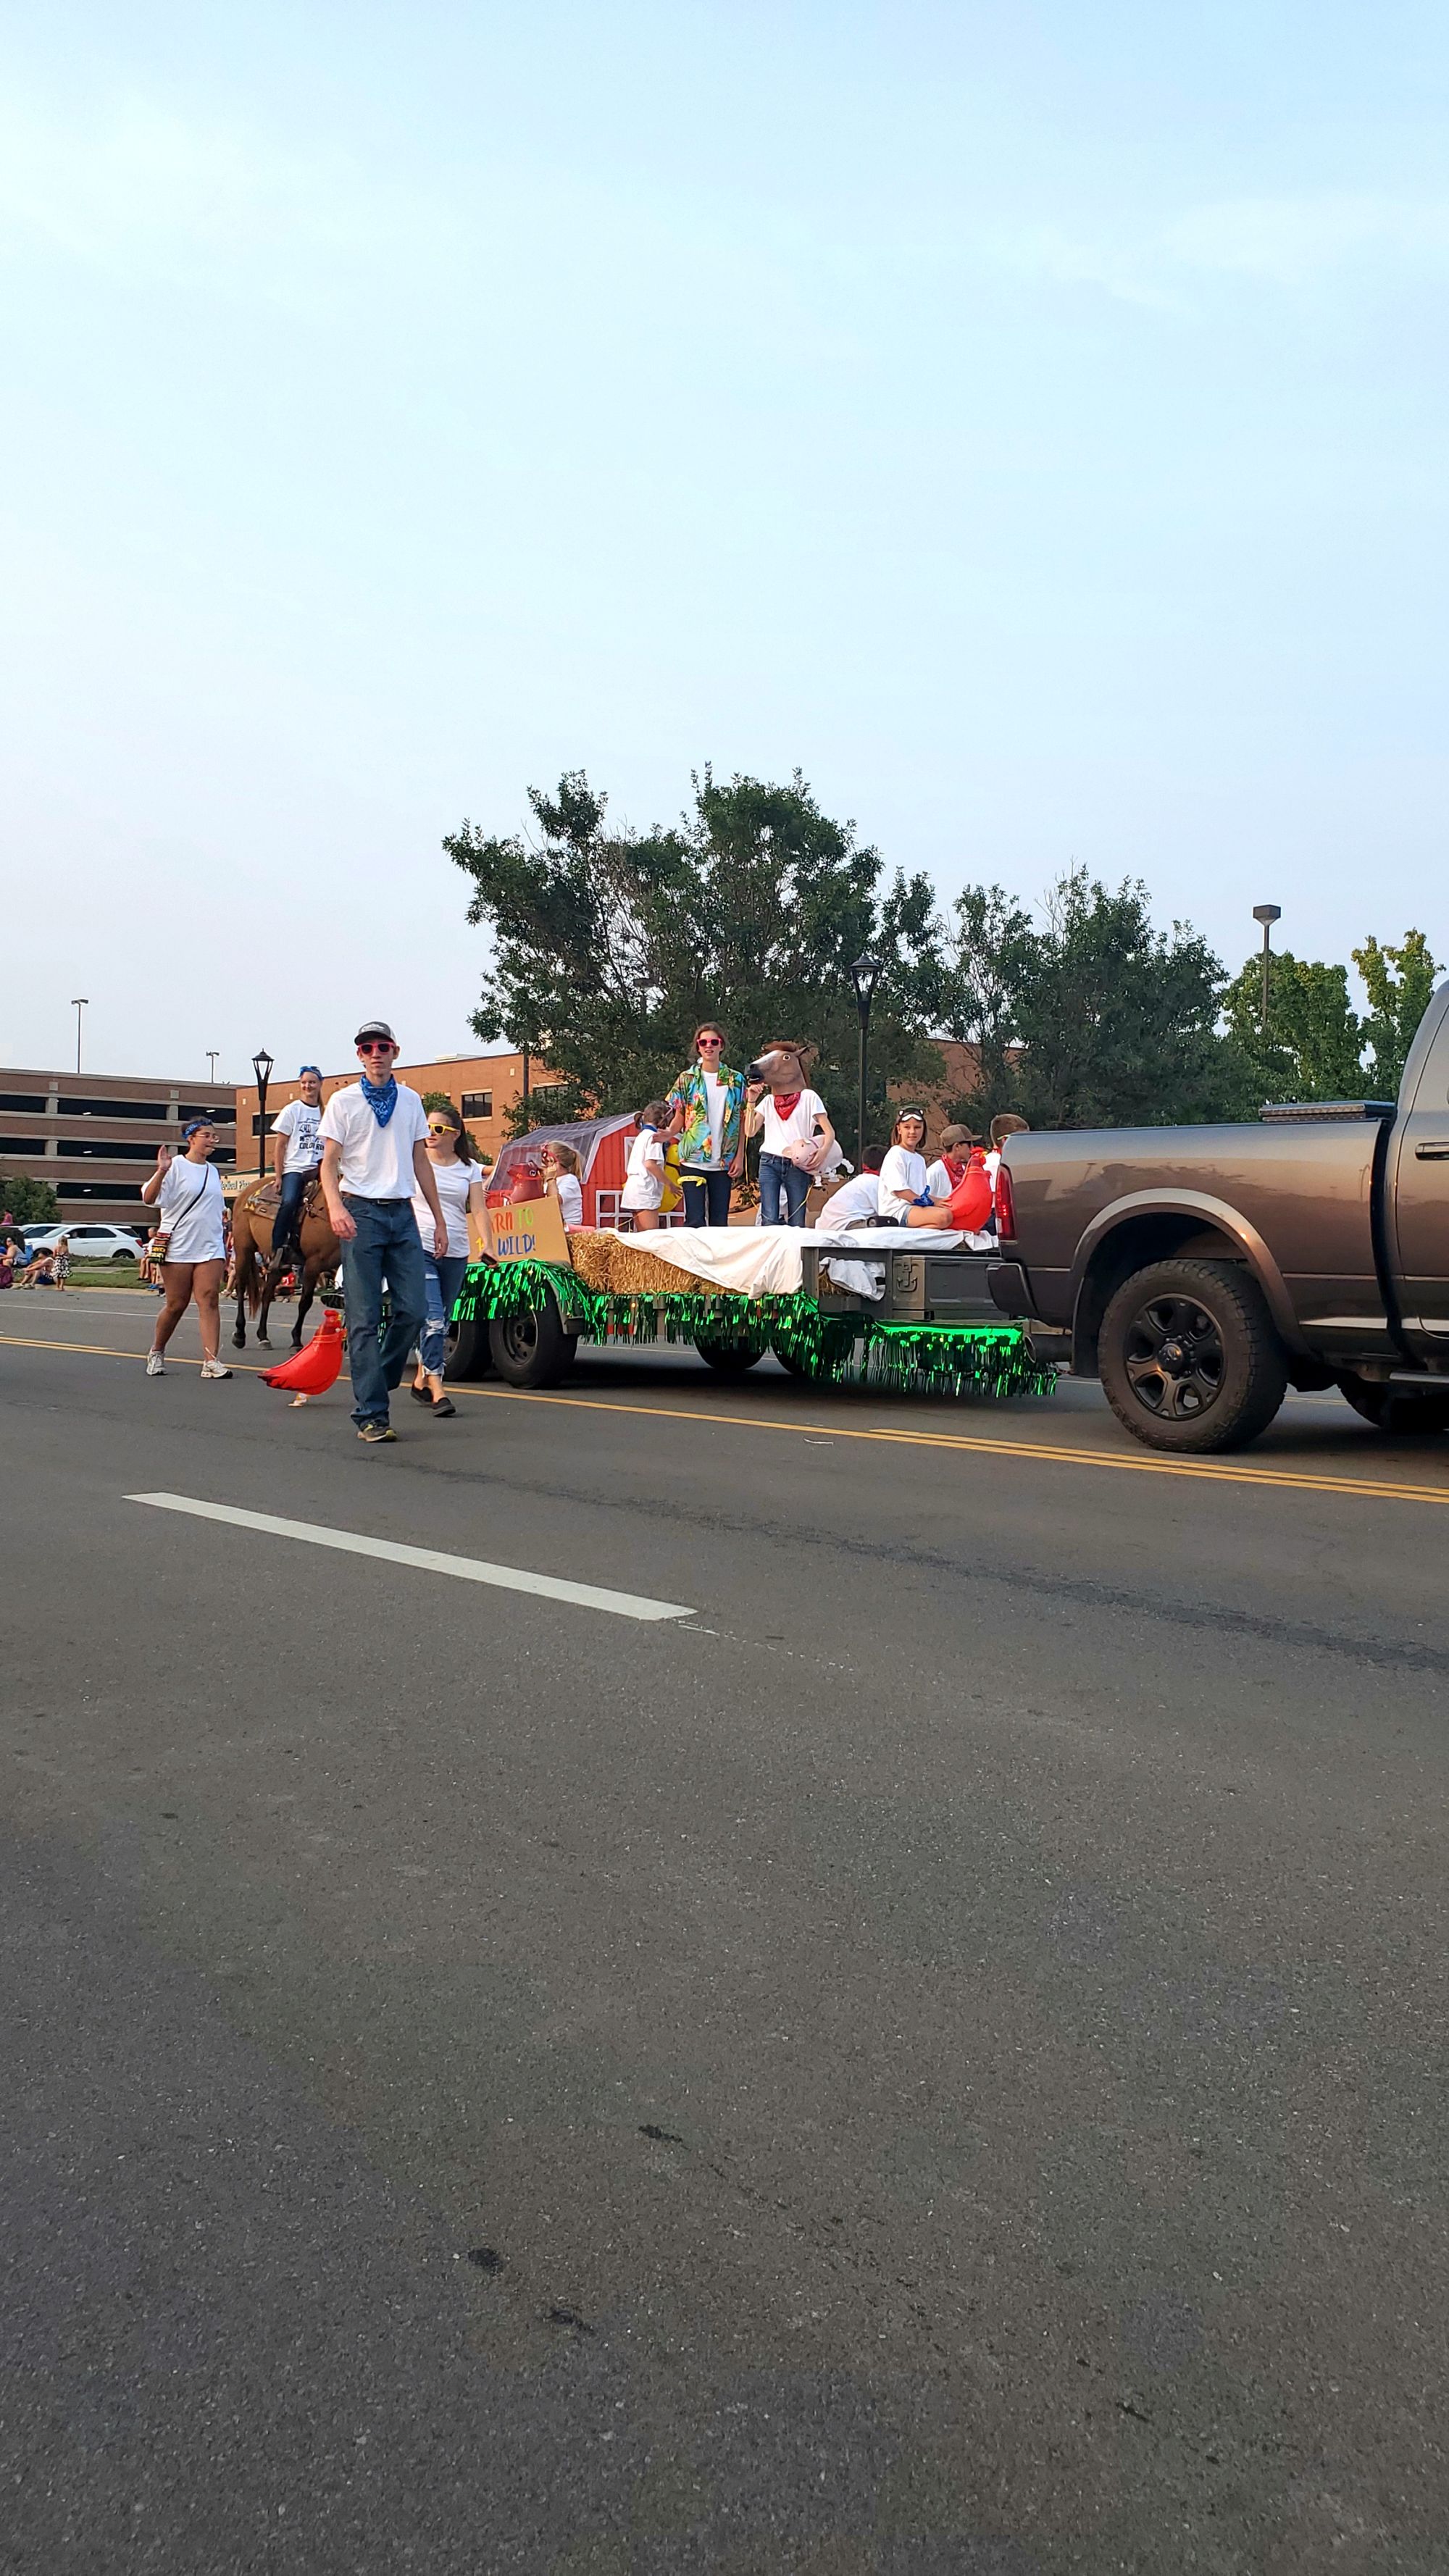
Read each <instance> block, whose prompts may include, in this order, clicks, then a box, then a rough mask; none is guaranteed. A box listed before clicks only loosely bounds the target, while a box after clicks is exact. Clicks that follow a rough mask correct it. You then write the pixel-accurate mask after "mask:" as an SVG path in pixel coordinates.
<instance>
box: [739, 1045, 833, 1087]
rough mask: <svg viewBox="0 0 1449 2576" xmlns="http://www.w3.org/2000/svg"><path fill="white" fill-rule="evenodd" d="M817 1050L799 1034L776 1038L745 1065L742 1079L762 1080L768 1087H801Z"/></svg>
mask: <svg viewBox="0 0 1449 2576" xmlns="http://www.w3.org/2000/svg"><path fill="white" fill-rule="evenodd" d="M819 1053H820V1049H819V1048H818V1047H813V1046H810V1045H808V1044H805V1043H804V1042H802V1041H801V1040H800V1039H798V1038H775V1039H773V1040H772V1041H771V1043H770V1045H769V1046H767V1047H762V1048H761V1050H760V1053H759V1054H758V1055H757V1056H756V1058H755V1060H754V1062H753V1064H747V1065H746V1067H745V1080H746V1082H762V1083H763V1084H764V1085H765V1088H766V1090H767V1091H785V1092H790V1091H803V1090H804V1089H805V1086H806V1084H807V1083H808V1081H809V1079H810V1072H811V1068H812V1066H813V1065H814V1062H815V1059H816V1057H817V1056H818V1054H819Z"/></svg>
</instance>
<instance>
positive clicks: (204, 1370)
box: [201, 1360, 231, 1377]
mask: <svg viewBox="0 0 1449 2576" xmlns="http://www.w3.org/2000/svg"><path fill="white" fill-rule="evenodd" d="M201 1374H202V1376H203V1377H230V1375H231V1371H230V1369H229V1368H223V1366H222V1364H221V1362H220V1360H203V1361H202V1363H201Z"/></svg>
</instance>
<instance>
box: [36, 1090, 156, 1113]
mask: <svg viewBox="0 0 1449 2576" xmlns="http://www.w3.org/2000/svg"><path fill="white" fill-rule="evenodd" d="M55 1105H56V1108H57V1110H58V1112H59V1114H60V1116H61V1117H62V1118H174V1117H175V1115H176V1112H175V1110H174V1109H173V1108H172V1106H171V1103H170V1101H169V1100H87V1099H85V1098H83V1097H82V1096H81V1095H79V1094H77V1095H75V1096H74V1097H72V1096H71V1095H69V1094H66V1095H64V1096H63V1097H62V1098H61V1099H59V1100H58V1101H57V1102H56V1104H55Z"/></svg>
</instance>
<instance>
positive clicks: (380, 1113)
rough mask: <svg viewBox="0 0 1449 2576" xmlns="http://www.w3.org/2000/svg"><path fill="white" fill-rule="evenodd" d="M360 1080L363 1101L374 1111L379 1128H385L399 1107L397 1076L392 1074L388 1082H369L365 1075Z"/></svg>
mask: <svg viewBox="0 0 1449 2576" xmlns="http://www.w3.org/2000/svg"><path fill="white" fill-rule="evenodd" d="M360 1079H361V1089H362V1097H363V1099H364V1100H365V1101H366V1103H367V1105H368V1108H369V1109H370V1110H371V1111H372V1114H373V1116H374V1118H375V1119H376V1120H377V1123H378V1125H379V1127H385V1126H386V1125H387V1122H388V1120H389V1118H390V1117H391V1116H392V1113H393V1111H394V1110H395V1109H396V1107H397V1102H398V1089H397V1076H396V1074H393V1073H390V1074H389V1075H388V1077H387V1080H386V1082H369V1081H368V1079H367V1076H366V1074H365V1073H364V1074H363V1075H362V1076H361V1078H360Z"/></svg>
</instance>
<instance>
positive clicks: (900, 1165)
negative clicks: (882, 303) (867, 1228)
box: [880, 1145, 926, 1225]
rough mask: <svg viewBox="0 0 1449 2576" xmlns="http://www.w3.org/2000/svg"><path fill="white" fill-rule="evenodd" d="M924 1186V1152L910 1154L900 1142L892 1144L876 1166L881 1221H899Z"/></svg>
mask: <svg viewBox="0 0 1449 2576" xmlns="http://www.w3.org/2000/svg"><path fill="white" fill-rule="evenodd" d="M925 1188H926V1158H925V1155H924V1154H910V1153H908V1152H907V1151H906V1148H905V1146H904V1145H892V1147H891V1149H890V1152H889V1153H888V1154H887V1155H886V1156H885V1159H884V1160H883V1162H882V1164H881V1167H880V1214H881V1223H882V1225H900V1224H902V1223H903V1221H904V1219H905V1213H906V1210H907V1208H909V1207H914V1206H915V1203H916V1201H917V1199H918V1198H920V1197H922V1196H923V1195H924V1193H925Z"/></svg>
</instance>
